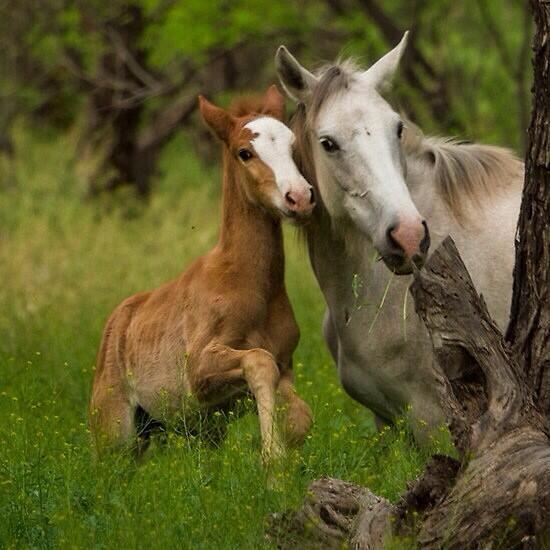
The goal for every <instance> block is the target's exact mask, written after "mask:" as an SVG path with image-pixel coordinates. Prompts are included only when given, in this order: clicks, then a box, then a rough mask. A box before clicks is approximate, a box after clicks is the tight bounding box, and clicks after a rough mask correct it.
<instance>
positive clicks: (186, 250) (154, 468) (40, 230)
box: [0, 128, 444, 548]
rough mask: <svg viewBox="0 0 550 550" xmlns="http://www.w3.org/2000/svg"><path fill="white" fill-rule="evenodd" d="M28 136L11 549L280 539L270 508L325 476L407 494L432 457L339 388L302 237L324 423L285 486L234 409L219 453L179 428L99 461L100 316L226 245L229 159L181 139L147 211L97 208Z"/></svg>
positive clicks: (5, 313)
mask: <svg viewBox="0 0 550 550" xmlns="http://www.w3.org/2000/svg"><path fill="white" fill-rule="evenodd" d="M16 136H17V140H16V146H17V156H16V172H17V180H18V181H19V182H20V184H19V187H14V188H10V189H9V190H6V191H4V192H3V200H2V201H1V202H0V219H2V226H1V229H0V241H1V243H2V246H0V271H1V272H2V275H3V279H2V280H3V284H2V285H0V334H2V341H1V344H0V416H1V417H2V419H3V421H2V423H0V449H1V452H0V517H1V518H2V521H1V522H0V545H1V546H2V547H7V548H10V547H33V548H68V547H71V548H74V547H77V548H89V547H94V548H114V547H120V548H134V547H138V546H139V547H153V548H173V547H186V548H236V547H239V548H240V547H243V548H261V547H271V546H273V545H272V544H271V543H270V541H269V540H267V539H266V538H265V536H264V528H265V521H266V518H267V516H268V514H269V513H272V512H277V511H284V510H287V509H289V508H293V507H296V506H297V505H298V504H299V503H300V502H301V500H302V499H303V496H304V493H305V489H306V487H307V484H308V483H309V482H310V481H311V480H313V479H314V478H316V477H319V476H321V475H332V476H338V477H342V478H344V479H349V480H352V481H356V482H361V483H365V484H368V485H369V486H370V487H371V488H372V489H373V490H374V491H376V492H378V493H380V494H382V495H385V496H387V497H389V498H391V499H396V498H397V496H398V495H399V493H400V492H401V491H402V490H403V489H404V487H405V483H406V481H407V480H409V479H411V478H412V477H414V476H415V475H417V473H418V472H419V471H420V470H421V468H422V466H423V463H424V460H425V458H426V454H425V453H422V452H420V451H419V450H418V449H417V448H416V447H415V446H413V445H412V444H411V442H410V439H409V434H408V431H407V429H406V425H405V423H404V422H402V423H400V424H398V426H397V427H396V428H395V429H387V430H385V431H384V432H382V433H380V434H378V433H377V432H376V431H375V429H374V426H373V422H372V418H371V415H370V414H369V413H368V412H367V411H366V410H365V409H364V408H362V407H360V406H359V405H357V404H356V403H355V402H353V401H352V400H351V399H350V398H349V397H347V396H346V395H345V394H344V392H343V391H342V389H341V387H340V384H339V382H338V380H337V377H336V372H335V369H334V366H333V365H332V363H331V361H330V359H329V357H328V355H327V352H326V350H325V348H324V345H323V344H322V338H321V334H320V323H321V315H322V309H323V301H322V298H321V296H320V294H319V291H318V289H317V287H316V284H315V283H314V280H313V277H312V274H311V272H310V269H309V264H308V261H307V258H306V252H305V250H304V248H303V244H300V243H298V242H297V239H296V237H295V234H294V233H293V230H288V231H287V232H286V237H287V239H286V243H287V252H288V272H287V273H288V286H289V292H290V295H291V299H292V301H293V303H294V305H295V310H296V314H297V318H298V321H299V324H300V326H301V329H302V339H301V343H300V346H299V348H298V351H297V354H296V357H295V359H296V379H297V387H298V391H299V392H300V394H301V395H303V396H304V397H305V399H306V400H307V401H308V402H309V403H310V405H311V406H312V409H313V412H314V417H315V425H314V429H313V431H312V433H311V435H310V436H309V437H308V439H307V441H306V443H305V445H304V447H303V448H302V449H301V450H300V451H295V452H292V453H290V455H289V458H288V463H287V464H286V465H285V467H284V468H282V469H281V470H280V471H278V472H277V473H276V484H275V487H274V488H273V489H268V488H267V486H266V473H265V472H264V471H263V470H262V468H261V465H260V440H259V429H258V422H257V418H256V416H255V415H254V414H251V413H246V414H244V415H243V416H241V417H239V418H237V416H239V415H230V416H229V417H228V421H229V433H228V436H227V438H226V439H225V440H224V441H223V442H222V443H221V445H220V447H219V448H214V447H212V445H211V444H209V443H208V441H204V440H202V439H201V438H199V437H189V438H186V437H183V436H178V435H175V434H169V435H168V436H167V437H166V438H164V440H163V439H161V438H159V439H157V440H155V443H154V444H153V446H152V448H151V449H150V451H149V455H148V459H147V460H146V461H145V462H144V463H143V464H141V465H139V466H136V465H135V464H133V463H132V462H131V461H130V460H129V459H128V458H125V457H120V456H115V457H112V458H111V459H110V460H108V461H107V462H105V463H101V464H94V463H93V462H92V458H91V453H90V446H89V433H88V429H87V405H88V399H89V393H90V386H91V380H92V374H93V368H94V366H93V365H94V360H95V354H96V351H97V347H98V344H99V339H100V335H101V331H102V328H103V324H104V322H105V319H106V317H107V315H108V314H109V313H110V311H111V310H112V309H113V308H114V307H115V306H116V305H117V304H118V303H119V302H120V301H121V300H122V299H123V298H124V297H126V296H128V295H129V294H130V293H132V292H135V291H138V290H141V289H146V288H151V287H154V286H155V285H158V284H160V283H161V282H163V281H166V280H168V279H169V278H171V277H174V276H176V275H177V274H178V273H179V272H181V270H183V269H184V268H185V266H186V265H187V264H188V263H189V262H190V261H191V260H192V259H193V258H195V257H196V256H197V255H199V254H200V253H202V252H204V251H206V250H207V249H208V248H209V247H210V246H211V245H212V244H213V242H214V241H215V238H216V235H217V226H218V209H219V206H218V197H219V174H218V173H217V172H218V168H216V169H215V173H214V172H213V171H211V170H206V169H205V168H204V167H202V166H201V165H200V164H199V163H198V162H197V160H196V157H195V156H194V155H192V154H191V153H190V152H189V151H188V152H184V153H182V151H185V150H186V147H185V144H184V143H177V144H173V146H171V147H170V148H169V149H168V150H167V151H166V156H165V158H164V159H163V162H162V166H163V168H164V173H163V176H162V179H161V184H160V185H159V188H158V190H157V193H156V194H155V195H154V196H153V198H152V200H151V204H150V205H149V206H148V207H147V208H145V207H144V206H143V205H142V204H141V203H139V202H137V201H135V202H133V201H132V200H131V198H132V197H131V195H128V194H125V193H124V192H121V194H120V195H117V196H116V197H110V199H109V201H108V202H105V203H103V202H102V201H98V202H94V203H90V202H86V201H84V200H83V193H84V189H83V188H81V187H80V186H79V180H78V178H77V176H76V175H75V172H74V165H73V161H72V158H73V154H74V151H73V147H74V146H73V145H72V139H71V137H70V136H64V137H63V136H59V135H57V134H55V133H52V132H50V131H45V132H43V133H42V135H37V134H36V132H35V134H34V136H31V135H30V134H29V133H28V131H24V130H22V129H21V128H19V129H18V130H17V132H16ZM187 149H188V148H187ZM434 448H436V449H439V450H442V448H441V445H440V444H439V443H437V442H434ZM443 450H444V449H443Z"/></svg>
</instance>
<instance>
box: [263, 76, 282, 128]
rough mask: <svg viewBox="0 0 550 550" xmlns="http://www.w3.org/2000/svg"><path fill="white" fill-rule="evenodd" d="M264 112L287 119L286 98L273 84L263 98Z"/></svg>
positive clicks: (279, 118)
mask: <svg viewBox="0 0 550 550" xmlns="http://www.w3.org/2000/svg"><path fill="white" fill-rule="evenodd" d="M262 114H264V115H268V116H271V117H273V118H276V119H277V120H281V121H283V120H284V119H285V98H284V97H283V94H281V92H279V90H278V89H277V86H275V84H273V85H272V86H270V87H269V88H268V89H267V92H266V93H265V95H264V98H263V107H262Z"/></svg>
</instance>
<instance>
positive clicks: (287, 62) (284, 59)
mask: <svg viewBox="0 0 550 550" xmlns="http://www.w3.org/2000/svg"><path fill="white" fill-rule="evenodd" d="M275 67H276V69H277V74H278V76H279V80H280V81H281V85H282V87H283V89H284V91H285V92H286V94H287V95H288V97H289V98H290V99H293V100H294V101H296V102H302V103H307V100H308V99H309V97H310V96H311V91H312V90H313V88H315V86H316V84H317V81H318V80H317V77H316V76H314V75H313V74H311V73H310V72H309V71H308V70H307V69H306V68H305V67H302V65H300V63H299V62H298V60H297V59H296V58H295V57H294V56H293V55H292V54H291V53H290V52H289V51H288V50H287V49H286V48H285V47H284V46H279V49H278V50H277V53H276V54H275Z"/></svg>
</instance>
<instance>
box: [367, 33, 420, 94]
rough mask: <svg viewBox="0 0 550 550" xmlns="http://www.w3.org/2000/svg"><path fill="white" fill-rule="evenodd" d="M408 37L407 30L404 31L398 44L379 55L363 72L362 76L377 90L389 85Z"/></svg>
mask: <svg viewBox="0 0 550 550" xmlns="http://www.w3.org/2000/svg"><path fill="white" fill-rule="evenodd" d="M408 38H409V31H406V32H405V34H404V35H403V38H401V41H400V42H399V44H397V46H395V48H394V49H393V50H391V51H390V52H388V53H387V54H386V55H385V56H383V57H381V58H380V59H379V60H378V61H377V62H376V63H375V64H374V65H372V66H371V67H370V68H368V69H367V70H366V71H365V72H364V73H363V78H364V79H366V80H368V81H369V83H372V85H373V86H374V87H375V88H376V89H377V90H378V91H384V90H385V89H386V88H387V87H388V86H389V84H390V82H391V79H392V77H393V75H394V73H395V71H396V70H397V66H398V65H399V61H400V60H401V57H402V55H403V52H404V51H405V47H406V46H407V40H408Z"/></svg>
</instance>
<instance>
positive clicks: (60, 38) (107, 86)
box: [0, 0, 532, 196]
mask: <svg viewBox="0 0 550 550" xmlns="http://www.w3.org/2000/svg"><path fill="white" fill-rule="evenodd" d="M531 27H532V22H531V16H530V13H529V9H528V3H527V2H525V1H523V0H464V1H462V2H456V1H453V0H297V1H292V2H288V1H280V0H265V1H264V0H231V1H228V0H209V1H204V0H134V1H127V0H124V1H123V0H110V1H108V2H107V1H105V0H86V1H84V0H3V1H2V2H1V6H0V150H1V155H2V156H3V157H4V158H3V162H2V165H3V168H4V169H3V170H2V186H3V187H6V186H9V185H14V184H15V182H14V181H13V177H14V174H13V172H12V173H10V171H9V166H8V167H6V164H7V165H9V159H10V157H13V155H16V154H17V151H16V146H15V143H14V141H15V138H14V132H15V131H16V128H17V124H18V123H19V124H21V123H23V124H25V125H27V126H29V127H31V128H36V127H40V128H44V127H51V128H54V129H56V130H57V131H59V132H72V136H73V139H72V141H71V142H72V143H73V144H74V158H75V161H78V162H79V163H81V164H82V165H83V166H85V169H84V170H82V172H81V178H80V181H79V185H80V186H81V191H82V192H83V193H86V194H91V195H95V194H99V193H101V192H103V191H108V190H113V189H116V188H118V187H120V186H130V187H132V188H133V189H134V190H135V192H136V193H137V194H138V195H141V196H147V195H148V194H150V193H151V192H153V190H154V189H155V187H156V185H157V182H158V181H159V176H161V175H162V174H159V159H160V157H161V154H162V151H163V150H164V149H165V147H166V146H167V145H168V144H169V143H170V142H171V141H172V140H173V139H174V138H175V137H176V136H178V135H179V134H183V135H184V137H185V146H186V147H192V148H193V151H196V152H197V153H198V154H199V155H200V156H201V157H202V158H204V159H205V160H206V161H207V162H209V161H210V160H212V158H215V156H213V155H215V154H214V153H213V152H212V142H211V141H210V139H209V138H208V137H205V136H206V132H205V130H204V128H203V126H202V125H201V124H200V123H198V120H197V116H196V96H197V94H198V93H199V92H200V93H202V94H204V95H206V96H208V97H209V98H211V99H215V100H218V101H220V102H222V103H224V102H226V101H227V100H228V99H229V98H230V97H231V96H232V95H234V94H235V93H240V92H242V91H251V90H262V89H263V88H264V87H265V86H266V85H268V84H269V83H272V82H273V81H274V80H275V73H274V64H273V55H274V52H275V49H276V47H277V46H278V45H279V44H282V43H284V44H286V45H287V46H288V47H289V49H290V50H291V51H292V52H294V53H295V55H296V56H297V57H298V58H299V59H300V60H301V61H302V62H303V63H304V64H306V65H307V66H309V67H316V66H318V65H319V64H321V63H322V62H326V61H330V60H334V59H335V58H336V57H337V56H339V55H343V56H348V55H353V56H357V57H358V58H359V60H360V61H361V62H362V63H363V64H364V65H365V66H367V65H368V64H369V63H370V62H372V61H374V60H376V59H377V58H378V57H379V56H381V55H382V54H383V53H385V52H386V51H387V50H388V49H389V48H390V47H392V46H394V45H395V44H396V43H397V42H398V41H399V39H400V37H401V35H402V33H403V31H404V30H406V29H410V30H411V31H412V35H411V41H410V45H409V47H408V50H407V54H406V57H405V59H404V61H403V64H402V69H401V74H400V78H399V81H398V83H397V86H396V89H395V92H394V96H395V98H394V99H395V101H394V103H395V104H396V106H397V107H399V108H400V109H402V110H403V111H404V112H405V113H406V114H407V115H408V116H409V117H410V118H411V119H412V120H413V121H414V122H416V123H417V124H419V125H420V126H421V127H422V128H423V129H424V131H426V132H432V133H437V134H445V135H453V136H458V137H460V138H465V139H466V138H467V139H471V140H481V141H484V142H489V143H497V144H502V145H507V146H510V147H513V148H515V149H516V150H517V151H518V153H520V154H522V153H523V149H524V147H525V129H526V127H527V123H528V117H529V105H530V103H529V102H530V94H529V89H530V79H531V64H530V38H531V31H532V28H531ZM180 139H182V137H181V135H180ZM6 159H7V160H6ZM81 161H83V162H81Z"/></svg>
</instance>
